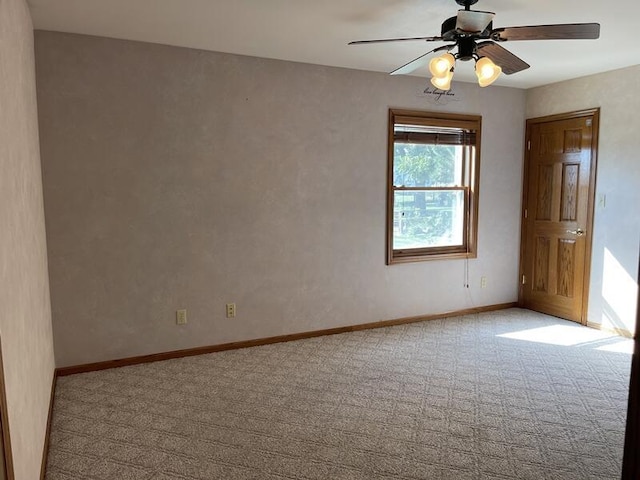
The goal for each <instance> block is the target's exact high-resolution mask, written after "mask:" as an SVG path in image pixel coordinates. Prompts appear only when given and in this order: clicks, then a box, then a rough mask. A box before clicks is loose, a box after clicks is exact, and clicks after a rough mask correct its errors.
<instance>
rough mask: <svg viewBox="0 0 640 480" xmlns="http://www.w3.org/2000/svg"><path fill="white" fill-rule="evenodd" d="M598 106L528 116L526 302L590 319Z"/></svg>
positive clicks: (524, 231)
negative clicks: (588, 311) (544, 115)
mask: <svg viewBox="0 0 640 480" xmlns="http://www.w3.org/2000/svg"><path fill="white" fill-rule="evenodd" d="M598 114H599V110H589V111H584V112H575V113H570V114H566V115H555V116H553V117H544V118H537V119H531V120H528V121H527V137H526V140H527V151H526V153H525V185H524V192H525V194H524V202H523V229H522V255H521V289H520V304H521V305H522V306H523V307H525V308H529V309H531V310H536V311H539V312H544V313H548V314H551V315H555V316H558V317H561V318H566V319H567V320H573V321H576V322H580V323H582V324H586V308H587V295H588V287H589V281H588V280H589V264H590V258H591V225H592V217H593V196H594V191H595V167H596V165H595V160H596V152H597V133H598Z"/></svg>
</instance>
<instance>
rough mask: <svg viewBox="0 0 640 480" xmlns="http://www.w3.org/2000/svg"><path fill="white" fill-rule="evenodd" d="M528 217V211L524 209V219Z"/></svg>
mask: <svg viewBox="0 0 640 480" xmlns="http://www.w3.org/2000/svg"><path fill="white" fill-rule="evenodd" d="M528 217H529V210H527V209H526V208H525V209H524V218H528Z"/></svg>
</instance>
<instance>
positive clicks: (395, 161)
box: [387, 109, 482, 264]
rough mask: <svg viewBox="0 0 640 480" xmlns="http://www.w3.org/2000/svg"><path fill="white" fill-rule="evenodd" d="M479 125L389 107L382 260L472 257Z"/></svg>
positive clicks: (473, 119)
mask: <svg viewBox="0 0 640 480" xmlns="http://www.w3.org/2000/svg"><path fill="white" fill-rule="evenodd" d="M481 123H482V117H480V116H473V115H454V114H443V113H428V112H416V111H406V110H393V109H391V110H389V167H388V168H389V173H388V192H387V203H388V208H387V264H392V263H400V262H415V261H421V260H433V259H442V258H474V257H475V256H476V246H477V225H478V172H479V166H480V130H481Z"/></svg>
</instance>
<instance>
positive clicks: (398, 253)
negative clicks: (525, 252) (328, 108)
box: [387, 108, 482, 265]
mask: <svg viewBox="0 0 640 480" xmlns="http://www.w3.org/2000/svg"><path fill="white" fill-rule="evenodd" d="M396 124H409V125H417V126H423V127H435V128H438V127H440V128H442V127H447V128H460V129H464V130H473V131H475V144H474V145H473V147H474V155H472V156H471V158H467V159H465V161H464V165H463V182H462V183H463V185H462V186H456V187H402V188H399V187H395V186H394V185H393V173H394V165H393V160H394V147H395V138H394V134H395V129H394V127H395V125H396ZM481 137H482V116H480V115H461V114H453V113H440V112H426V111H420V110H400V109H394V108H390V109H389V129H388V152H387V265H392V264H396V263H408V262H421V261H428V260H445V259H456V258H476V257H477V247H478V203H479V193H480V192H479V185H480V151H481ZM409 190H420V191H425V190H427V191H428V190H438V191H442V190H464V191H465V195H464V202H465V207H464V209H465V214H464V225H463V245H461V246H458V245H456V246H447V247H427V248H409V249H403V250H401V249H394V248H393V221H394V218H393V216H394V201H395V200H394V193H395V192H396V191H409Z"/></svg>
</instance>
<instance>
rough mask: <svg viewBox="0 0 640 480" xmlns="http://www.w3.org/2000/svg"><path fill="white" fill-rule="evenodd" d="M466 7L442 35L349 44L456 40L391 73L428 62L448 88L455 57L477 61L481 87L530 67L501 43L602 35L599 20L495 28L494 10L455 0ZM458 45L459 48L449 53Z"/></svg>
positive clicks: (472, 1) (445, 26)
mask: <svg viewBox="0 0 640 480" xmlns="http://www.w3.org/2000/svg"><path fill="white" fill-rule="evenodd" d="M455 1H456V3H457V4H458V5H461V6H463V7H464V10H458V14H457V15H456V16H455V17H451V18H447V19H446V20H445V21H444V22H443V23H442V29H441V33H440V36H436V37H409V38H388V39H380V40H358V41H355V42H350V43H349V45H362V44H370V43H387V42H405V41H411V40H423V41H427V42H439V41H443V42H453V43H450V44H448V45H444V46H441V47H438V48H435V49H433V50H431V51H429V52H427V53H425V54H424V55H421V56H419V57H418V58H416V59H415V60H412V61H410V62H409V63H407V64H405V65H403V66H401V67H399V68H397V69H395V70H394V71H393V72H391V75H400V74H407V73H411V72H413V71H414V70H417V69H418V68H420V67H422V66H424V65H426V64H427V63H428V64H429V70H430V71H431V74H432V75H433V78H432V79H431V83H432V84H433V85H434V86H435V87H437V88H439V89H441V90H449V88H450V87H451V80H452V78H453V70H454V67H455V61H456V60H462V61H469V60H475V61H476V75H477V77H478V83H479V84H480V86H481V87H486V86H487V85H490V84H491V83H493V82H494V81H495V80H496V79H497V78H498V76H499V75H500V74H501V73H502V72H504V73H505V74H506V75H511V74H514V73H518V72H521V71H522V70H526V69H527V68H529V66H530V65H529V64H528V63H526V62H525V61H524V60H522V59H521V58H519V57H517V56H516V55H514V54H513V53H511V52H509V51H508V50H507V49H505V48H503V47H502V45H500V43H502V42H512V41H516V40H561V39H570V40H576V39H596V38H598V37H599V36H600V24H598V23H563V24H555V25H533V26H523V27H502V28H493V17H494V16H495V13H493V12H482V11H476V10H471V5H474V4H476V3H477V2H478V0H455ZM455 47H458V48H457V52H455V53H449V52H450V51H451V50H453V49H454V48H455ZM444 50H446V52H447V53H445V54H444V55H441V56H439V57H436V58H433V59H430V58H429V55H430V54H432V53H434V52H440V51H444Z"/></svg>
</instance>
